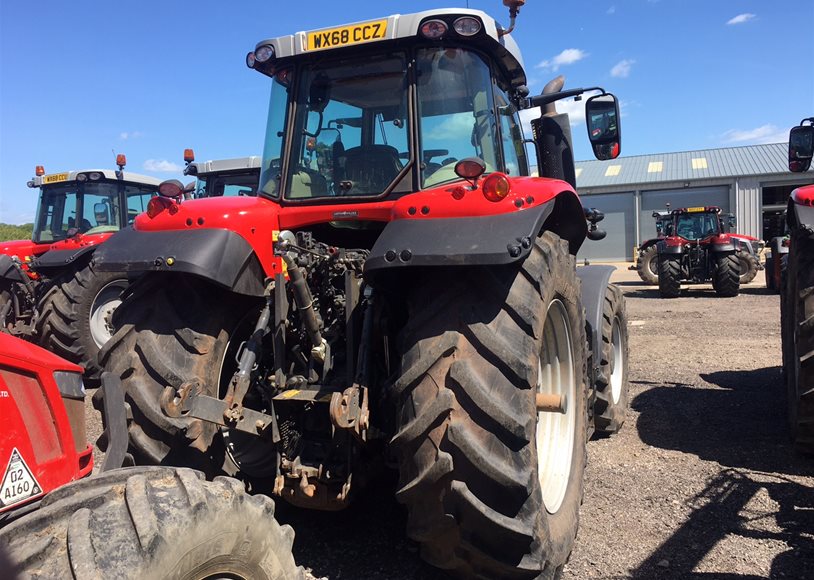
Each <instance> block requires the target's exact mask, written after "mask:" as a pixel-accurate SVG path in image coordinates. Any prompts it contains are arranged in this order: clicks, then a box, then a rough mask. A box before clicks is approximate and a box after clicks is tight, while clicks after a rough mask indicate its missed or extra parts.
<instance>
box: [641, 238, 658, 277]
mask: <svg viewBox="0 0 814 580" xmlns="http://www.w3.org/2000/svg"><path fill="white" fill-rule="evenodd" d="M636 272H638V274H639V278H641V279H642V280H643V281H644V282H645V283H646V284H658V283H659V274H658V272H659V249H658V246H656V245H655V244H653V245H652V246H648V247H647V248H645V250H644V251H642V252H641V253H640V254H639V260H638V261H637V262H636Z"/></svg>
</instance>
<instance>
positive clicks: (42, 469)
mask: <svg viewBox="0 0 814 580" xmlns="http://www.w3.org/2000/svg"><path fill="white" fill-rule="evenodd" d="M54 371H68V372H75V373H81V372H82V368H81V367H79V366H77V365H75V364H72V363H69V362H68V361H66V360H63V359H61V358H59V357H58V356H56V355H55V354H52V353H50V352H48V351H46V350H44V349H42V348H40V347H38V346H35V345H33V344H31V343H28V342H24V341H22V340H20V339H17V338H14V337H11V336H9V335H7V334H0V417H2V421H3V426H2V429H0V477H2V478H3V479H2V480H0V486H1V487H0V502H2V505H0V512H3V511H7V510H10V509H13V508H15V507H19V506H21V505H25V504H26V503H29V502H31V501H34V500H36V499H37V498H38V497H41V496H42V495H44V494H46V493H48V492H49V491H52V490H54V489H56V488H57V487H60V486H62V485H64V484H66V483H68V482H70V481H74V480H76V479H79V478H81V477H84V476H86V475H89V474H90V472H91V471H92V470H93V447H92V446H91V445H87V446H86V448H85V449H84V450H83V451H79V452H78V451H77V450H76V444H75V439H74V436H73V432H72V430H71V424H70V421H69V419H68V414H67V412H66V410H65V404H64V403H63V399H62V395H61V394H60V392H59V389H58V387H57V384H56V382H55V381H54V377H53V373H54ZM74 403H75V401H74ZM15 451H16V453H15ZM17 457H19V458H21V459H22V461H24V462H25V467H27V470H28V471H29V473H30V477H29V476H27V475H26V474H25V473H23V471H21V470H23V466H22V464H21V463H20V461H19V460H17V461H13V458H17ZM9 468H11V469H9ZM32 480H33V481H35V483H36V488H29V489H31V492H29V491H24V493H22V495H23V496H25V495H27V494H29V495H28V497H25V499H23V500H22V501H16V502H15V501H14V499H15V494H16V493H19V492H20V491H23V488H22V487H20V486H25V485H29V486H31V485H32V484H31V482H32ZM9 486H12V487H9ZM15 486H17V487H15ZM18 488H19V489H18ZM9 490H10V491H9ZM32 492H33V493H32ZM12 502H13V503H12ZM9 503H10V505H8V504H9Z"/></svg>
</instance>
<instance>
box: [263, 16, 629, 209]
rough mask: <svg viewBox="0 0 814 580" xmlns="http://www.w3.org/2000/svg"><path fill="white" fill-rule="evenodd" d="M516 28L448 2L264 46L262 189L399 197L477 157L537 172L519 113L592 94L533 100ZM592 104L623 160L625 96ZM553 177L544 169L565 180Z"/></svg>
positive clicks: (517, 172) (595, 125)
mask: <svg viewBox="0 0 814 580" xmlns="http://www.w3.org/2000/svg"><path fill="white" fill-rule="evenodd" d="M507 33H508V30H505V29H504V28H503V27H502V26H501V25H500V24H498V23H497V22H496V21H495V20H494V19H493V18H491V17H489V16H487V15H486V14H485V13H483V12H480V11H477V10H468V9H443V10H432V11H426V12H419V13H416V14H409V15H393V16H389V17H386V18H381V19H378V20H372V21H368V22H361V23H356V24H351V25H346V26H340V27H336V28H330V29H325V30H317V31H312V32H300V33H296V34H294V35H290V36H283V37H279V38H274V39H270V40H265V41H262V42H260V43H259V44H258V45H257V47H256V48H255V50H254V51H253V52H250V53H249V55H248V56H247V64H248V66H249V67H250V68H253V69H255V70H257V71H259V72H261V73H263V74H265V75H267V76H269V77H270V78H271V79H273V88H272V91H271V102H270V107H269V116H268V124H267V129H266V139H265V147H264V152H263V159H262V168H261V176H260V195H261V196H264V197H267V198H271V199H275V200H279V201H281V202H282V203H284V204H289V203H290V204H309V203H326V202H329V201H333V202H336V201H337V200H336V199H332V198H336V197H342V198H344V199H343V201H350V200H356V201H373V200H384V199H394V198H398V197H401V196H403V195H405V194H409V193H414V192H418V191H421V190H427V189H432V188H438V187H443V186H449V185H450V184H452V183H455V182H461V181H462V180H464V179H467V177H466V175H465V174H467V172H471V171H472V170H471V169H469V170H467V169H466V167H468V165H467V164H466V163H464V161H465V160H473V159H474V160H477V165H479V166H480V170H479V175H480V174H491V173H494V172H499V173H502V174H504V175H506V176H508V177H510V178H513V177H521V176H528V175H530V174H531V171H530V167H529V157H528V156H527V152H526V150H525V147H524V135H523V130H522V128H521V124H520V119H519V111H520V110H521V109H524V108H528V107H530V106H540V105H545V104H549V103H551V102H553V101H555V100H558V99H560V98H565V97H567V96H578V95H579V94H581V93H582V89H580V90H579V91H577V92H572V93H570V94H569V93H568V92H564V93H559V92H558V93H557V94H556V96H553V95H541V96H540V97H533V98H531V99H529V98H527V95H528V89H527V87H526V82H527V79H526V74H525V72H524V69H523V61H522V57H521V55H520V51H519V49H518V47H517V45H516V43H515V41H514V40H513V39H512V37H511V36H509V35H508V34H507ZM560 86H561V84H560ZM541 97H546V98H545V99H541ZM588 109H589V112H588V115H587V118H588V125H589V137H590V139H591V143H592V144H593V145H594V150H595V151H596V152H597V155H601V156H602V158H610V157H615V156H616V155H618V153H619V127H618V122H617V121H618V106H617V103H616V100H615V98H613V97H612V95H607V94H604V92H603V95H602V98H601V99H597V98H594V99H592V100H589V103H588ZM567 130H568V131H570V128H568V129H567ZM569 137H570V135H569ZM538 145H539V144H538ZM539 157H540V156H539V155H538V158H539ZM571 172H573V169H571ZM549 173H550V172H549V171H546V170H545V169H542V170H540V171H539V175H540V176H548V177H560V176H559V175H550V174H549Z"/></svg>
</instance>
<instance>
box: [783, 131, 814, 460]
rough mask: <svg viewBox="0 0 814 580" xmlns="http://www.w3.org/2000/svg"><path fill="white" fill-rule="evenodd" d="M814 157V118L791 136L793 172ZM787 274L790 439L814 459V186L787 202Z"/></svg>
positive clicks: (785, 327) (785, 323)
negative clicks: (812, 455)
mask: <svg viewBox="0 0 814 580" xmlns="http://www.w3.org/2000/svg"><path fill="white" fill-rule="evenodd" d="M813 156H814V117H811V118H808V119H803V121H802V122H801V123H800V125H799V126H797V127H794V128H792V130H791V132H790V133H789V169H790V170H791V171H794V172H797V173H801V172H804V171H808V170H809V168H810V166H811V159H812V157H813ZM786 222H787V225H788V228H789V244H788V255H787V268H786V269H785V271H784V272H783V274H784V276H783V280H782V282H781V289H780V322H781V336H782V340H783V370H784V375H785V379H786V386H787V401H788V419H789V428H790V431H791V435H792V439H793V440H794V442H795V444H796V446H797V448H798V449H800V450H801V451H803V452H804V453H809V454H810V453H814V185H807V186H804V187H799V188H797V189H795V190H794V191H793V192H792V193H791V196H790V198H789V204H788V210H787V212H786Z"/></svg>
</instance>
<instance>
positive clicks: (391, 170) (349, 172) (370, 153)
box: [342, 145, 402, 195]
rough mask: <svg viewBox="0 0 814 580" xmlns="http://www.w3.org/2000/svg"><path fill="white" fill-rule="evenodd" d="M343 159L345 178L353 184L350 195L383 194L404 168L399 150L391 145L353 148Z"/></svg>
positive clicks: (348, 150) (345, 153)
mask: <svg viewBox="0 0 814 580" xmlns="http://www.w3.org/2000/svg"><path fill="white" fill-rule="evenodd" d="M342 157H344V161H345V163H344V166H345V171H344V178H345V179H346V180H348V181H351V182H353V189H351V190H350V192H349V195H359V194H365V193H381V192H382V191H384V190H385V189H386V188H387V186H388V185H390V183H391V182H392V181H393V180H394V179H395V178H396V176H397V175H398V174H399V171H401V168H402V165H401V162H400V161H399V152H398V150H397V149H396V148H395V147H391V146H390V145H370V146H368V147H351V148H350V149H347V150H346V151H345V152H344V154H343V155H342Z"/></svg>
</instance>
